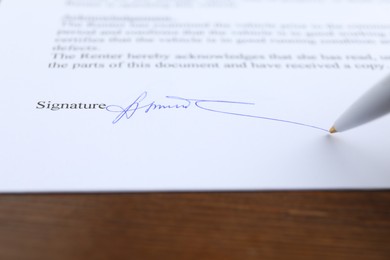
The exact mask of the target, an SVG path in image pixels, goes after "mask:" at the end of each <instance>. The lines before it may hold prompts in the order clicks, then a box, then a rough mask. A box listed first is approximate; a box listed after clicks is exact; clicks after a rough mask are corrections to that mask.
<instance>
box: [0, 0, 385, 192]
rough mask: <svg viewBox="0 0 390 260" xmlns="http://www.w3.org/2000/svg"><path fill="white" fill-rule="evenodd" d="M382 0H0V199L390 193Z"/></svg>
mask: <svg viewBox="0 0 390 260" xmlns="http://www.w3.org/2000/svg"><path fill="white" fill-rule="evenodd" d="M389 13H390V3H389V2H388V1H381V0H359V1H357V0H275V1H270V0H164V1H152V0H144V1H138V0H36V1H28V0H3V1H1V2H0V37H1V41H0V118H1V127H0V158H1V159H0V160H1V163H0V192H1V193H25V192H146V191H148V192H154V191H246V190H250V191H262V190H297V189H299V190H301V189H310V190H314V189H326V190H329V189H330V190H332V189H389V188H390V160H389V158H390V157H389V155H390V137H389V133H390V117H389V116H385V117H383V118H380V119H378V120H376V121H374V122H372V123H369V124H366V125H363V126H361V127H358V128H355V129H352V130H350V131H347V132H343V133H338V134H334V135H331V134H329V132H328V129H329V128H330V127H331V126H332V124H333V123H334V121H335V120H336V119H337V118H338V116H340V114H341V113H342V112H344V111H345V109H347V108H348V107H349V106H350V105H351V104H352V103H353V102H354V101H355V100H356V99H357V98H358V97H359V96H361V95H362V94H363V93H364V92H365V91H366V90H367V89H369V88H370V87H372V86H373V85H374V84H375V83H377V82H378V81H379V80H381V79H382V78H383V77H385V76H386V74H388V73H390V52H389V49H390V16H389V15H388V14H389Z"/></svg>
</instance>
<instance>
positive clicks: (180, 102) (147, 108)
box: [106, 91, 328, 132]
mask: <svg viewBox="0 0 390 260" xmlns="http://www.w3.org/2000/svg"><path fill="white" fill-rule="evenodd" d="M147 96H148V92H146V91H145V92H143V93H142V94H141V95H139V96H138V97H137V98H136V99H135V100H134V101H133V102H132V103H130V105H128V106H126V107H122V106H119V105H109V106H107V107H106V110H107V111H109V112H112V113H115V114H116V116H115V118H114V120H113V121H112V123H113V124H117V123H118V122H119V121H121V120H122V119H130V118H132V117H133V116H134V114H135V113H136V112H137V113H138V112H140V111H142V110H143V112H144V113H146V114H147V113H150V112H152V111H155V110H179V109H181V110H186V109H190V108H195V109H201V110H206V111H210V112H214V113H220V114H226V115H232V116H240V117H249V118H256V119H262V120H271V121H276V122H280V123H286V124H294V125H298V126H303V127H309V128H313V129H317V130H321V131H325V132H328V130H326V129H324V128H321V127H317V126H313V125H309V124H305V123H300V122H295V121H290V120H284V119H278V118H272V117H264V116H257V115H250V114H241V113H235V112H229V111H225V110H221V109H217V108H214V107H215V106H218V104H229V105H255V104H254V103H248V102H238V101H227V100H210V99H194V98H183V97H176V96H166V97H165V98H166V99H169V100H172V101H174V102H173V103H172V104H159V103H157V102H156V101H152V102H146V101H145V99H146V98H147Z"/></svg>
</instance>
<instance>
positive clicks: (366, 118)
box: [334, 75, 390, 132]
mask: <svg viewBox="0 0 390 260" xmlns="http://www.w3.org/2000/svg"><path fill="white" fill-rule="evenodd" d="M389 112H390V75H388V76H387V77H385V78H384V79H383V80H381V81H380V82H378V83H377V84H376V85H375V86H374V87H372V88H371V89H369V90H368V91H367V92H366V93H365V94H364V95H363V96H361V97H360V98H359V99H358V100H357V101H356V102H355V103H353V104H352V106H351V107H350V108H349V109H347V110H346V111H345V112H344V113H343V114H342V115H341V116H340V117H339V118H338V119H337V120H336V122H335V123H334V127H335V128H336V129H337V131H338V132H342V131H345V130H348V129H351V128H354V127H356V126H359V125H363V124H365V123H368V122H370V121H372V120H374V119H377V118H379V117H381V116H384V115H385V114H387V113H389Z"/></svg>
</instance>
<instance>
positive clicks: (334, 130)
mask: <svg viewBox="0 0 390 260" xmlns="http://www.w3.org/2000/svg"><path fill="white" fill-rule="evenodd" d="M336 132H337V130H336V128H335V127H334V126H332V128H331V129H329V133H331V134H334V133H336Z"/></svg>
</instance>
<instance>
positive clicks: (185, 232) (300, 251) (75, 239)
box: [0, 191, 390, 260]
mask: <svg viewBox="0 0 390 260" xmlns="http://www.w3.org/2000/svg"><path fill="white" fill-rule="evenodd" d="M0 259H2V260H3V259H17V260H19V259H40V260H41V259H55V260H56V259H240V260H243V259H332V260H333V259H354V260H356V259H386V260H388V259H390V192H389V191H379V192H357V191H356V192H355V191H353V192H305V191H300V192H249V193H145V194H87V195H82V194H76V195H64V194H57V195H0Z"/></svg>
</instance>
